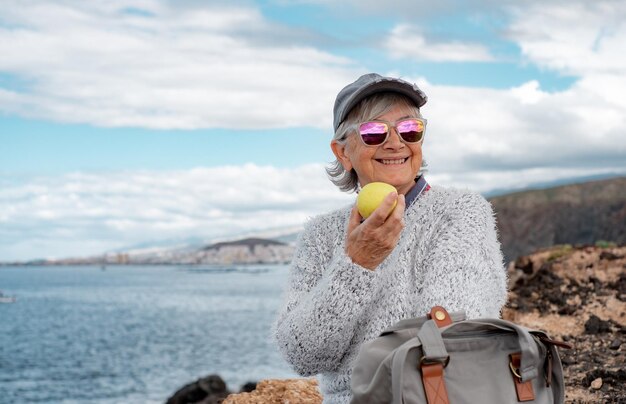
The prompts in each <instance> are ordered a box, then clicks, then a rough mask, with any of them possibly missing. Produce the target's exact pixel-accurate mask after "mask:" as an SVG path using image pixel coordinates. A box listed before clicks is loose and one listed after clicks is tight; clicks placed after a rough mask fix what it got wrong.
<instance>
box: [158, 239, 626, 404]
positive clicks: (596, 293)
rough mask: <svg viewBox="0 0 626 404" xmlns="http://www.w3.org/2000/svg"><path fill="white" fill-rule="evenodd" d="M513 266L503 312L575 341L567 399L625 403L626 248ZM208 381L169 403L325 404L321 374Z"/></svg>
mask: <svg viewBox="0 0 626 404" xmlns="http://www.w3.org/2000/svg"><path fill="white" fill-rule="evenodd" d="M508 271H509V289H510V293H509V302H508V304H507V307H506V308H505V310H504V312H503V317H504V318H505V319H507V320H510V321H514V322H516V323H518V324H521V325H525V326H528V327H531V328H538V329H543V330H545V331H547V332H548V334H550V336H551V337H553V338H555V339H561V340H564V341H567V342H569V343H571V344H573V345H574V349H572V350H560V354H561V359H562V361H563V368H564V373H565V388H566V400H565V402H566V403H573V404H577V403H626V355H625V352H626V246H621V247H616V246H610V245H603V246H579V247H572V246H569V245H562V246H555V247H552V248H549V249H545V250H541V251H538V252H536V253H534V254H531V255H527V256H523V257H520V258H518V259H517V260H516V261H515V262H512V263H511V264H510V266H509V268H508ZM209 378H211V379H210V380H207V381H205V382H203V383H200V381H198V382H195V384H194V383H192V384H190V385H188V386H185V387H184V388H183V389H181V390H179V391H178V392H177V393H176V394H175V395H174V396H172V398H170V400H168V401H167V404H182V403H202V404H217V403H222V402H223V403H225V404H252V403H255V404H257V403H267V404H269V403H272V404H274V403H277V404H278V403H307V404H308V403H311V404H313V403H315V404H317V403H321V402H322V398H321V395H320V394H319V390H318V389H317V382H316V380H315V379H295V380H264V381H261V382H259V383H258V385H256V386H255V385H254V384H249V385H246V386H243V389H242V391H241V392H239V393H236V394H231V392H230V391H228V389H227V388H226V385H225V384H224V382H223V381H222V380H221V379H220V378H219V376H215V375H214V376H210V377H209ZM209 382H211V383H212V384H211V383H209ZM192 385H193V387H189V386H192ZM253 387H256V388H253ZM185 389H187V390H185ZM219 389H221V390H220V391H221V392H219V393H216V391H217V390H219Z"/></svg>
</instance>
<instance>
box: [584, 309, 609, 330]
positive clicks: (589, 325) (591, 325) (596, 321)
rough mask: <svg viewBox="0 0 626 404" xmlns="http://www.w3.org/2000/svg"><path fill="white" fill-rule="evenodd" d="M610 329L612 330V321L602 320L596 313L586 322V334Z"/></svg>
mask: <svg viewBox="0 0 626 404" xmlns="http://www.w3.org/2000/svg"><path fill="white" fill-rule="evenodd" d="M608 331H611V323H610V322H609V321H603V320H601V319H600V318H599V317H598V316H596V315H594V314H592V315H591V316H590V317H589V320H587V322H586V323H585V334H601V333H605V332H608Z"/></svg>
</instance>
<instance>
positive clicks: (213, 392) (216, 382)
mask: <svg viewBox="0 0 626 404" xmlns="http://www.w3.org/2000/svg"><path fill="white" fill-rule="evenodd" d="M229 394H230V391H228V389H227V388H226V383H225V382H224V380H223V379H222V378H221V377H220V376H218V375H209V376H207V377H203V378H201V379H198V380H196V381H195V382H193V383H189V384H187V385H185V386H183V387H182V388H180V389H179V390H178V391H177V392H176V393H174V395H172V396H171V397H170V398H169V399H168V400H167V402H166V404H192V403H194V404H195V403H201V404H219V403H221V402H222V400H223V399H224V398H226V397H227V396H228V395H229Z"/></svg>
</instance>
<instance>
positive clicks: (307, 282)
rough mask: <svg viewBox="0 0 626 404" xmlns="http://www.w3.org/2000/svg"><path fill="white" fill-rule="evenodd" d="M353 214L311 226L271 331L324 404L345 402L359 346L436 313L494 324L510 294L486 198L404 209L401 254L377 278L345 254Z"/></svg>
mask: <svg viewBox="0 0 626 404" xmlns="http://www.w3.org/2000/svg"><path fill="white" fill-rule="evenodd" d="M350 209H351V206H348V207H345V208H343V209H340V210H337V211H335V212H332V213H329V214H325V215H321V216H318V217H315V218H313V219H311V220H310V221H309V222H308V223H307V225H306V227H305V230H304V232H303V233H302V234H301V236H300V238H299V240H298V246H297V248H296V253H295V255H294V258H293V261H292V263H291V272H290V278H289V282H288V286H287V290H286V296H285V304H284V307H283V308H282V310H281V312H280V313H279V315H278V318H277V320H276V322H275V324H274V337H275V339H276V342H277V344H278V347H279V349H280V351H281V352H282V354H283V355H284V357H285V359H286V360H287V362H289V363H290V364H291V365H292V366H293V368H294V370H295V371H297V372H298V373H300V374H301V375H303V376H312V375H318V380H319V382H320V389H321V391H322V394H323V396H324V403H333V404H335V403H336V404H340V403H348V402H349V401H350V399H351V394H350V377H351V374H352V363H353V361H354V359H355V358H356V355H357V353H358V350H359V348H360V346H361V344H363V342H365V341H369V340H371V339H373V338H375V337H377V336H378V335H379V334H380V332H381V331H383V330H384V329H385V328H387V327H389V326H391V325H393V324H394V323H396V322H397V321H399V320H402V319H405V318H410V317H418V316H423V315H425V314H426V313H427V312H428V311H429V310H430V308H431V307H432V306H435V305H441V306H443V307H445V308H446V309H447V310H448V311H461V310H463V311H465V313H466V315H467V317H468V318H480V317H499V315H500V309H501V308H502V306H503V305H504V303H505V300H506V293H507V287H506V272H505V269H504V265H503V259H502V253H501V251H500V244H499V242H498V240H497V233H496V228H495V221H494V215H493V211H492V209H491V206H490V205H489V203H488V202H487V201H486V200H485V199H484V198H483V197H482V196H480V195H478V194H475V193H472V192H469V191H461V190H454V189H447V188H442V187H438V186H433V187H432V188H431V189H430V190H429V191H428V192H426V193H425V194H423V195H422V196H420V197H419V198H418V199H417V200H416V201H415V203H413V205H411V206H410V207H409V208H407V210H406V212H405V228H404V229H403V231H402V234H401V237H400V240H399V242H398V245H397V246H396V248H395V249H394V250H393V251H392V253H391V254H390V255H389V256H388V257H387V258H386V259H385V260H384V261H383V262H382V263H381V264H380V265H379V266H378V267H377V268H376V270H375V271H370V270H368V269H365V268H363V267H361V266H359V265H357V264H355V263H353V262H352V261H351V260H350V258H349V257H348V256H347V255H346V253H345V251H344V249H345V240H346V227H347V223H348V218H349V216H350Z"/></svg>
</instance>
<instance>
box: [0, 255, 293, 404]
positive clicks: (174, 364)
mask: <svg viewBox="0 0 626 404" xmlns="http://www.w3.org/2000/svg"><path fill="white" fill-rule="evenodd" d="M287 273H288V268H287V267H286V266H261V265H259V266H246V267H230V268H228V267H203V268H196V269H192V268H188V267H182V266H181V267H177V266H109V267H106V269H104V270H103V269H102V268H101V267H99V266H80V267H0V290H2V291H3V292H4V293H5V294H8V295H14V296H16V297H17V302H16V303H12V304H0V403H38V402H45V403H56V402H63V403H163V402H165V400H166V399H167V398H168V397H169V396H170V395H171V394H173V393H174V392H175V391H176V390H177V389H178V388H180V387H182V386H183V385H185V384H187V383H189V382H192V381H195V380H196V379H198V378H199V377H203V376H206V375H209V374H214V373H216V374H219V375H221V376H222V377H223V378H224V380H225V381H226V382H227V384H228V386H229V388H230V389H231V390H237V389H238V388H239V387H240V386H241V385H242V384H244V383H245V382H247V381H250V380H260V379H264V378H287V377H293V376H295V374H294V373H293V372H292V371H291V370H290V368H289V366H288V365H287V364H286V363H285V362H284V360H283V359H282V358H281V357H280V354H279V353H278V352H277V350H276V348H275V347H274V345H273V344H272V342H271V340H270V337H269V335H270V327H271V323H272V321H273V320H274V317H275V314H276V311H277V310H278V308H279V306H280V304H281V303H282V289H283V287H284V285H285V282H286V278H287Z"/></svg>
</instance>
